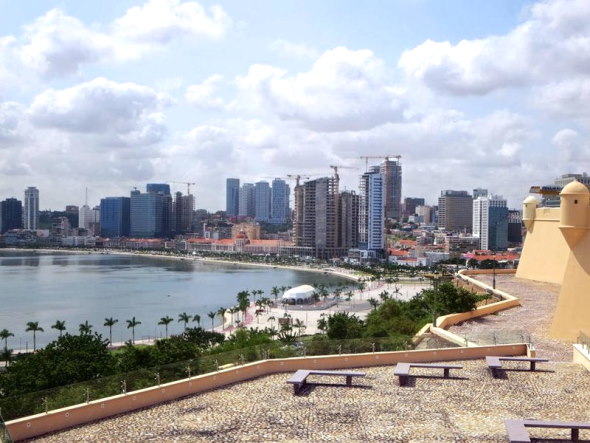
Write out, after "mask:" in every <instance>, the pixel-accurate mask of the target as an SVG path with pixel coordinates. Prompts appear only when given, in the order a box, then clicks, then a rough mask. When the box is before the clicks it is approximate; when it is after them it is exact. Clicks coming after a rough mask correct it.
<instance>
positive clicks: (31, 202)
mask: <svg viewBox="0 0 590 443" xmlns="http://www.w3.org/2000/svg"><path fill="white" fill-rule="evenodd" d="M23 222H24V223H23V224H24V227H25V229H28V230H29V231H34V230H36V229H38V226H39V190H38V189H37V188H35V187H34V186H29V187H28V188H27V189H25V211H24V213H23Z"/></svg>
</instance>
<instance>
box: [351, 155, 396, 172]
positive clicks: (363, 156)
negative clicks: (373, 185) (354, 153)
mask: <svg viewBox="0 0 590 443" xmlns="http://www.w3.org/2000/svg"><path fill="white" fill-rule="evenodd" d="M359 158H360V159H361V160H362V159H365V171H368V170H369V159H370V158H379V159H385V161H389V159H390V158H396V159H397V161H398V162H399V159H400V158H402V156H401V155H361V156H360V157H359Z"/></svg>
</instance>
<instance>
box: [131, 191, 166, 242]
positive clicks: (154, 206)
mask: <svg viewBox="0 0 590 443" xmlns="http://www.w3.org/2000/svg"><path fill="white" fill-rule="evenodd" d="M166 186H168V185H163V184H154V183H152V184H149V185H148V187H147V189H150V191H151V192H146V193H145V194H142V193H141V192H139V191H138V190H134V191H132V192H131V203H130V204H131V227H130V234H129V235H130V236H132V237H140V238H162V237H167V236H169V235H170V232H171V230H172V226H173V223H172V196H171V195H170V194H169V193H168V194H166ZM168 189H169V187H168Z"/></svg>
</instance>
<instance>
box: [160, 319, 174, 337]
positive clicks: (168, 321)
mask: <svg viewBox="0 0 590 443" xmlns="http://www.w3.org/2000/svg"><path fill="white" fill-rule="evenodd" d="M173 320H174V319H173V318H172V317H169V316H168V315H167V316H166V317H162V318H161V319H160V321H159V322H158V324H159V325H164V326H165V327H166V338H168V325H169V324H170V322H172V321H173Z"/></svg>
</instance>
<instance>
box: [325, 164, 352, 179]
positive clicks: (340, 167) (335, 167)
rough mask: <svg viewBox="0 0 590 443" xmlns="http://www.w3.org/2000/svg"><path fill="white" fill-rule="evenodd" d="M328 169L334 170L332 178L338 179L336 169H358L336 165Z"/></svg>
mask: <svg viewBox="0 0 590 443" xmlns="http://www.w3.org/2000/svg"><path fill="white" fill-rule="evenodd" d="M330 168H332V169H333V170H334V177H335V178H340V177H339V175H338V169H358V168H355V167H354V166H337V165H330Z"/></svg>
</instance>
